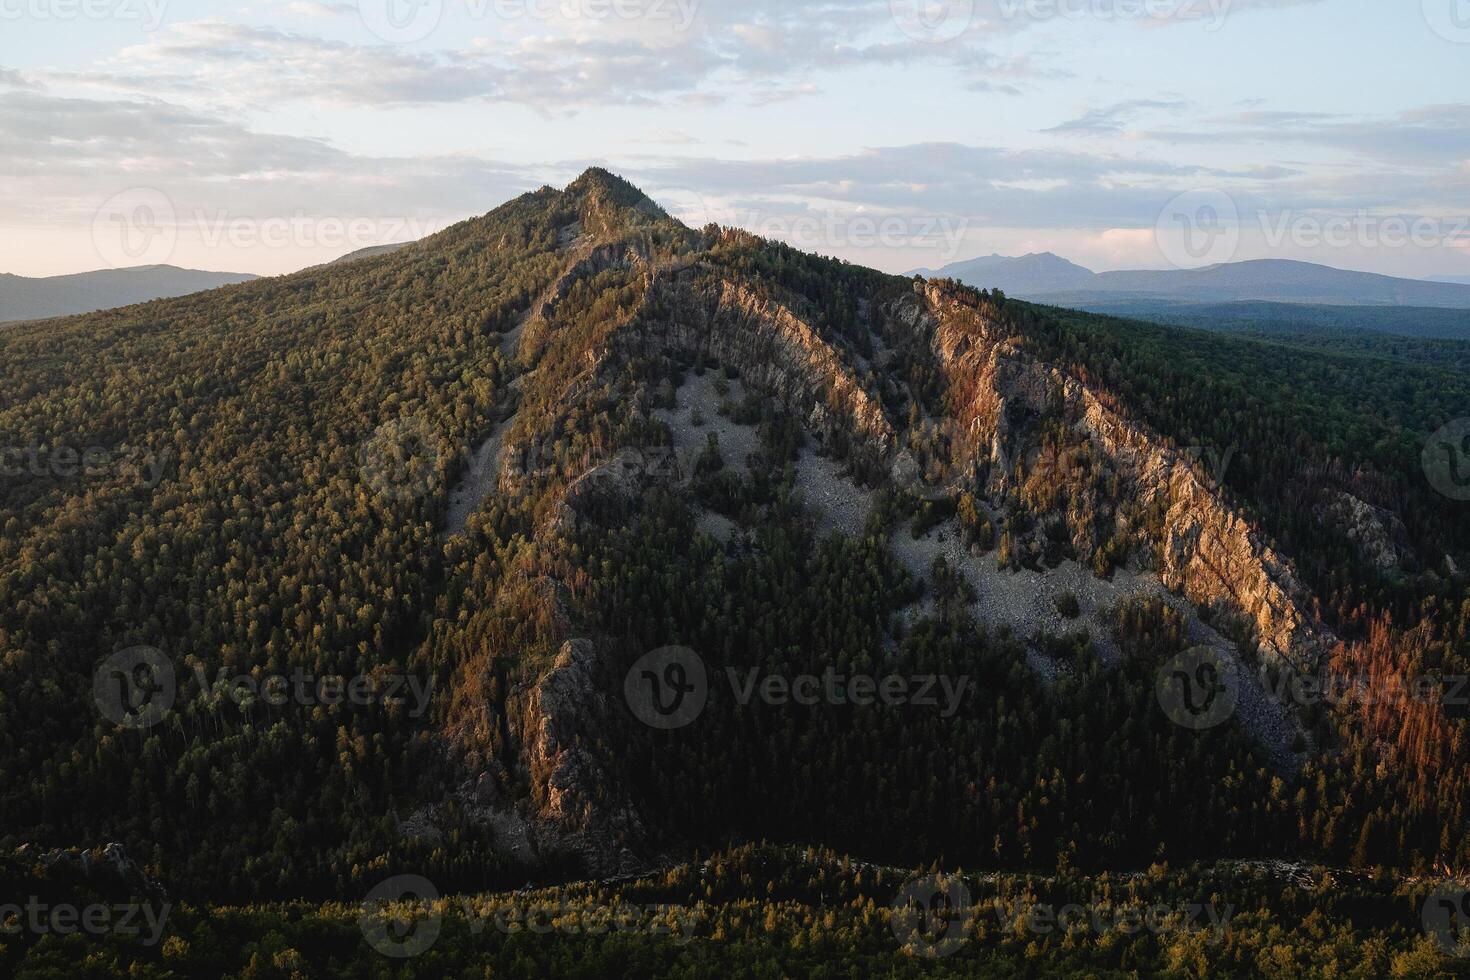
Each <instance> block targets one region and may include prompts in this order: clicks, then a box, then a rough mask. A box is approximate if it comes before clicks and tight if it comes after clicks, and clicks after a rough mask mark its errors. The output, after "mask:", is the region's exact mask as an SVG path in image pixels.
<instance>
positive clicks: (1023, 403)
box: [894, 284, 1330, 669]
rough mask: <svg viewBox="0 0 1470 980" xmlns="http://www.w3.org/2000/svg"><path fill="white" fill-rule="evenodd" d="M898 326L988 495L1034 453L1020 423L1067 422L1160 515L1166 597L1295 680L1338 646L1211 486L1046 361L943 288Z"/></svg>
mask: <svg viewBox="0 0 1470 980" xmlns="http://www.w3.org/2000/svg"><path fill="white" fill-rule="evenodd" d="M894 317H895V320H896V321H897V322H898V323H899V324H901V325H903V326H904V327H905V328H907V329H909V330H914V331H922V332H923V333H924V334H925V335H927V336H928V337H929V338H930V340H931V343H932V346H933V349H934V351H935V353H936V354H937V355H938V357H939V360H940V363H941V364H942V365H943V368H944V370H945V372H946V374H947V376H948V378H949V379H950V390H951V392H952V395H953V399H952V401H953V403H954V404H955V405H956V406H957V415H958V418H957V420H956V421H957V426H956V431H957V432H958V433H960V434H961V439H960V440H959V441H960V442H961V443H962V444H965V443H968V446H967V448H968V449H969V450H970V451H973V452H978V453H980V454H981V455H982V456H984V457H986V458H987V459H988V461H989V462H990V463H991V464H992V465H991V467H990V472H991V474H992V480H993V481H994V482H995V483H996V484H997V485H996V486H993V487H992V488H991V489H1004V488H1005V487H1004V484H1005V481H1006V480H1008V479H1009V478H1010V474H1011V473H1012V472H1013V466H1012V463H1013V462H1014V461H1015V459H1017V458H1019V457H1020V455H1021V454H1023V453H1025V452H1026V451H1027V449H1028V447H1027V446H1026V445H1025V444H1024V442H1023V441H1022V440H1021V439H1020V438H1019V437H1018V435H1017V434H1016V433H1015V431H1014V429H1015V426H1014V424H1013V422H1012V419H1013V417H1014V416H1015V415H1016V414H1020V415H1022V416H1028V415H1029V416H1032V417H1035V416H1039V415H1041V414H1042V413H1043V412H1050V413H1059V414H1060V417H1061V418H1062V419H1063V420H1064V421H1065V423H1066V424H1067V425H1068V426H1069V427H1071V429H1072V430H1073V431H1074V432H1076V433H1078V434H1079V435H1083V436H1085V437H1086V438H1087V439H1088V440H1089V441H1090V443H1091V445H1092V446H1094V447H1096V448H1097V449H1099V450H1100V451H1101V452H1102V453H1103V454H1104V456H1105V457H1106V459H1107V460H1108V462H1109V463H1110V464H1111V465H1112V466H1113V467H1114V468H1115V470H1116V471H1117V472H1119V473H1120V474H1122V475H1123V476H1124V477H1125V478H1126V480H1127V486H1128V489H1129V492H1130V495H1131V496H1132V497H1133V499H1135V500H1137V501H1142V502H1155V501H1158V502H1161V503H1162V505H1163V507H1164V508H1165V510H1164V519H1163V531H1164V534H1163V538H1162V540H1159V541H1155V542H1153V544H1154V546H1155V550H1156V558H1157V560H1158V572H1159V575H1160V577H1161V578H1162V580H1163V582H1164V584H1165V585H1166V586H1168V587H1169V588H1170V589H1173V590H1175V591H1178V592H1180V593H1181V594H1183V595H1184V596H1185V597H1186V598H1188V599H1189V600H1191V601H1192V602H1194V603H1195V604H1197V605H1200V606H1204V607H1209V608H1211V609H1212V610H1213V611H1214V612H1215V613H1217V614H1223V615H1225V616H1233V617H1238V618H1240V617H1243V619H1244V621H1245V622H1246V623H1247V624H1248V625H1249V626H1250V627H1251V628H1252V630H1253V631H1254V633H1255V634H1256V637H1257V641H1258V644H1259V648H1260V652H1261V653H1262V655H1264V656H1265V657H1267V658H1268V659H1269V660H1273V661H1277V662H1285V663H1288V664H1290V665H1291V666H1293V667H1295V668H1297V669H1306V668H1309V667H1311V666H1312V665H1314V664H1315V663H1316V661H1317V660H1318V658H1319V657H1320V655H1321V653H1322V651H1323V650H1324V649H1325V646H1326V644H1327V643H1328V642H1329V641H1330V637H1329V636H1328V634H1327V633H1326V632H1325V631H1324V630H1323V629H1322V627H1321V626H1320V624H1319V623H1318V621H1317V619H1316V616H1315V615H1314V613H1313V611H1312V608H1311V601H1310V599H1309V597H1308V595H1307V592H1306V590H1305V589H1304V588H1303V587H1302V586H1301V585H1300V583H1299V582H1298V581H1297V579H1296V576H1295V573H1294V572H1293V570H1292V568H1291V566H1290V563H1289V562H1287V561H1286V560H1285V559H1284V558H1283V557H1282V556H1281V555H1279V554H1278V553H1277V552H1276V551H1275V550H1274V549H1272V548H1271V547H1270V546H1269V545H1268V544H1267V543H1265V542H1264V541H1263V540H1262V538H1261V535H1260V533H1259V532H1258V531H1257V530H1256V529H1255V528H1254V527H1253V526H1252V525H1251V524H1250V522H1249V521H1247V520H1246V519H1245V518H1244V517H1243V516H1242V515H1241V514H1239V513H1238V512H1236V511H1235V509H1234V508H1232V507H1231V506H1230V505H1229V504H1228V503H1227V502H1226V501H1225V499H1224V497H1223V495H1222V494H1221V492H1220V491H1219V489H1218V488H1217V487H1214V486H1211V485H1209V484H1207V483H1206V480H1205V478H1204V477H1202V476H1201V475H1200V474H1199V473H1198V472H1196V467H1195V465H1194V464H1195V460H1194V459H1193V458H1192V457H1191V456H1189V455H1188V454H1186V453H1184V452H1181V451H1179V450H1177V449H1174V448H1171V447H1169V446H1167V445H1166V444H1165V443H1164V441H1163V440H1162V439H1160V438H1159V437H1158V435H1157V434H1155V433H1152V432H1150V431H1148V430H1147V429H1146V428H1145V427H1143V426H1142V425H1140V424H1138V423H1136V422H1133V421H1131V420H1129V419H1127V418H1125V417H1123V416H1122V415H1121V414H1119V413H1118V412H1117V411H1115V410H1113V409H1112V408H1110V407H1109V406H1108V405H1107V404H1105V403H1104V401H1103V400H1102V398H1100V397H1099V396H1098V394H1097V393H1096V392H1094V391H1093V390H1091V389H1090V388H1089V387H1088V386H1086V385H1084V384H1083V383H1082V382H1080V381H1078V380H1077V379H1076V378H1074V377H1072V376H1071V375H1070V374H1068V373H1066V372H1064V371H1062V370H1060V369H1058V368H1056V367H1053V366H1050V365H1047V364H1044V363H1042V362H1040V361H1038V360H1037V359H1036V358H1035V357H1034V356H1032V355H1031V354H1030V353H1028V352H1026V351H1025V350H1023V349H1022V348H1021V346H1020V345H1019V344H1017V343H1016V342H1015V341H1014V340H1013V339H1012V338H1010V337H1008V336H1006V335H1005V334H1004V333H1003V332H1002V331H1000V330H999V329H998V328H997V327H995V326H994V325H993V324H991V323H988V322H987V321H986V320H985V318H984V317H983V315H981V313H980V311H979V310H978V309H977V308H976V307H974V306H973V305H970V304H968V303H966V302H964V301H963V300H962V299H961V298H960V297H958V296H956V295H955V294H953V293H952V292H950V291H948V290H947V289H945V288H943V287H942V286H939V285H937V284H927V285H924V286H922V287H919V291H918V292H916V294H915V296H914V297H913V298H905V299H904V300H902V301H900V303H899V304H898V306H897V308H896V309H895V311H894Z"/></svg>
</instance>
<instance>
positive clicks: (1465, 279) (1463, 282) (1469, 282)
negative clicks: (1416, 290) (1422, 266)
mask: <svg viewBox="0 0 1470 980" xmlns="http://www.w3.org/2000/svg"><path fill="white" fill-rule="evenodd" d="M1424 281H1425V282H1448V283H1454V284H1456V285H1460V286H1470V276H1428V277H1426V278H1425V279H1424Z"/></svg>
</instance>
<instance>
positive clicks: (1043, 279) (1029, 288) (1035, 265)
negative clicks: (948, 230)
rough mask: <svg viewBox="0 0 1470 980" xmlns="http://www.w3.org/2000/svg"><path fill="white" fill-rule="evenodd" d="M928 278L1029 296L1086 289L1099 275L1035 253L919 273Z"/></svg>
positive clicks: (986, 258) (982, 259)
mask: <svg viewBox="0 0 1470 980" xmlns="http://www.w3.org/2000/svg"><path fill="white" fill-rule="evenodd" d="M913 274H914V275H922V276H924V277H925V278H939V279H946V278H947V279H958V280H959V281H960V282H964V283H969V284H971V285H979V286H983V287H984V288H987V289H989V288H999V289H1002V290H1004V291H1005V292H1006V293H1008V294H1014V295H1016V296H1026V295H1030V294H1033V293H1055V292H1062V291H1068V290H1074V289H1085V288H1087V287H1088V285H1089V284H1091V283H1092V282H1093V281H1094V280H1095V279H1096V275H1095V274H1094V273H1093V272H1092V271H1091V270H1088V269H1084V268H1083V267H1082V266H1080V265H1077V264H1075V263H1073V262H1068V261H1067V260H1066V259H1064V258H1062V257H1061V256H1059V255H1053V254H1052V253H1051V252H1031V253H1029V254H1026V255H1022V256H1019V257H1016V258H1011V257H1008V256H1004V255H987V256H982V257H980V258H976V259H969V260H967V261H964V262H955V263H952V264H950V265H947V266H945V267H944V268H942V269H939V270H937V271H934V272H929V271H927V270H918V271H916V272H915V273H913Z"/></svg>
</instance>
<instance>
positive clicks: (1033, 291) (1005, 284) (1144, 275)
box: [915, 252, 1470, 309]
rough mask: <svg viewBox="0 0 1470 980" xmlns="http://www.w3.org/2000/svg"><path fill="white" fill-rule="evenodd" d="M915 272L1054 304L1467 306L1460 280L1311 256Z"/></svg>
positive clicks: (1045, 257) (1025, 261)
mask: <svg viewBox="0 0 1470 980" xmlns="http://www.w3.org/2000/svg"><path fill="white" fill-rule="evenodd" d="M915 274H918V275H924V276H926V277H930V278H951V279H958V280H959V281H961V282H963V283H966V284H967V285H971V286H976V287H980V288H999V289H1000V290H1002V291H1003V292H1005V293H1006V294H1008V295H1011V296H1015V297H1017V298H1020V299H1029V300H1034V301H1037V302H1043V303H1051V304H1054V305H1057V306H1075V307H1087V306H1088V305H1090V304H1094V303H1099V302H1118V301H1120V300H1129V301H1161V300H1163V301H1176V302H1180V301H1182V302H1191V303H1236V302H1267V303H1306V304H1315V305H1321V306H1420V307H1436V308H1441V309H1470V277H1467V282H1464V283H1461V282H1439V281H1426V280H1422V279H1399V278H1395V277H1393V276H1381V275H1376V274H1374V273H1368V272H1352V271H1349V270H1346V269H1334V268H1332V267H1331V266H1325V265H1317V264H1315V263H1312V262H1296V261H1290V260H1285V259H1257V260H1252V261H1248V262H1232V263H1226V264H1222V265H1213V266H1208V267H1206V268H1203V269H1189V270H1182V269H1169V270H1161V271H1155V270H1138V271H1121V272H1103V273H1096V272H1093V271H1091V270H1090V269H1086V268H1083V267H1082V266H1080V265H1077V264H1075V263H1073V262H1069V261H1067V260H1066V259H1064V258H1061V257H1060V256H1057V255H1053V254H1052V253H1050V252H1040V253H1032V254H1030V255H1023V256H1019V257H1016V258H1007V257H1005V256H1000V255H989V256H984V257H982V258H977V259H970V260H968V261H964V262H955V263H952V264H950V265H947V266H944V267H943V268H941V269H937V270H934V271H932V272H931V271H927V270H920V271H918V272H916V273H915Z"/></svg>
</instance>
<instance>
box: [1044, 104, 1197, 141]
mask: <svg viewBox="0 0 1470 980" xmlns="http://www.w3.org/2000/svg"><path fill="white" fill-rule="evenodd" d="M1188 105H1189V103H1187V102H1184V101H1181V100H1166V99H1133V100H1131V101H1128V102H1115V103H1113V104H1112V105H1109V106H1101V107H1099V108H1096V109H1090V110H1088V111H1087V112H1085V113H1083V114H1082V115H1080V116H1078V117H1077V118H1076V119H1069V120H1067V121H1066V122H1064V123H1060V124H1059V125H1056V126H1052V127H1050V128H1049V129H1043V130H1042V132H1043V133H1061V134H1067V135H1080V136H1118V135H1121V134H1122V132H1123V127H1124V125H1125V124H1126V123H1127V122H1128V121H1130V120H1131V119H1133V118H1135V117H1136V116H1138V115H1139V114H1140V113H1142V112H1144V111H1147V110H1151V109H1157V110H1168V111H1175V112H1177V111H1179V110H1181V109H1184V108H1186V107H1187V106H1188Z"/></svg>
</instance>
